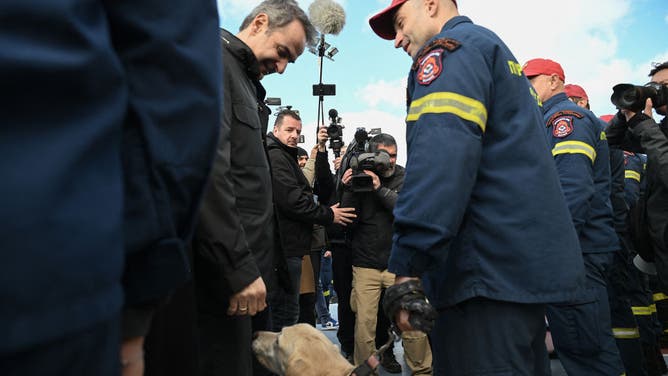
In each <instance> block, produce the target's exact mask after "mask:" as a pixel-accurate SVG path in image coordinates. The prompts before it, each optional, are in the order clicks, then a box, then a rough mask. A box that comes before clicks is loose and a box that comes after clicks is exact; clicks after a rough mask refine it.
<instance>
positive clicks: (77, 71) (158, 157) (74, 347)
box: [0, 0, 222, 376]
mask: <svg viewBox="0 0 668 376" xmlns="http://www.w3.org/2000/svg"><path fill="white" fill-rule="evenodd" d="M218 35H219V34H218V17H217V12H216V3H215V2H214V1H212V0H206V1H202V2H198V4H197V5H194V4H193V3H192V2H191V1H188V0H167V1H156V0H140V1H101V0H86V1H81V0H2V1H1V2H0V82H2V93H0V102H1V103H2V120H1V121H2V126H1V128H2V130H0V150H2V161H0V173H1V174H2V175H1V176H2V184H0V197H1V198H2V199H1V200H2V202H0V208H2V209H0V223H1V224H2V225H1V227H0V250H1V251H0V258H1V262H0V265H2V266H1V267H2V271H1V272H0V275H1V276H2V277H0V278H1V279H2V283H0V375H22V376H30V375H96V376H106V375H109V376H112V375H113V376H116V375H119V374H121V365H123V367H124V368H123V371H128V372H130V370H134V371H135V372H136V371H137V369H138V368H142V365H143V364H142V351H141V341H143V339H142V338H143V336H144V335H145V334H146V331H147V330H148V328H149V323H150V318H151V317H150V316H151V314H152V313H153V311H154V309H155V308H156V306H157V305H158V304H159V303H160V301H162V300H163V299H165V297H166V296H167V295H168V294H169V293H170V292H171V291H173V289H174V288H176V287H177V286H180V285H182V284H184V283H185V281H186V280H187V279H188V278H190V275H189V266H188V263H187V254H186V252H185V248H186V247H187V245H188V244H189V241H190V236H191V234H192V231H193V227H194V222H195V218H196V215H197V212H198V207H199V202H200V199H201V196H202V192H203V190H204V187H205V184H206V180H207V176H208V173H209V170H210V168H211V164H212V162H213V158H214V156H215V151H216V142H217V140H218V134H219V131H218V122H219V119H220V116H221V109H220V102H221V101H222V92H221V84H220V82H221V80H222V75H221V71H222V69H221V57H220V55H221V53H220V41H219V38H218ZM123 306H124V307H125V310H124V313H125V315H124V316H123V318H122V319H121V311H122V308H121V307H123ZM139 311H141V312H139ZM122 339H123V341H124V342H123V344H124V345H126V344H130V345H132V346H123V347H122V350H121V346H120V345H121V340H122ZM126 349H127V350H128V351H124V350H126ZM133 350H134V352H133Z"/></svg>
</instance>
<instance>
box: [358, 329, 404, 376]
mask: <svg viewBox="0 0 668 376" xmlns="http://www.w3.org/2000/svg"><path fill="white" fill-rule="evenodd" d="M387 334H388V337H389V338H388V339H387V342H385V344H383V346H381V347H380V348H379V349H378V350H376V351H374V352H373V353H372V354H371V356H369V358H368V359H367V360H365V361H364V363H362V364H360V365H359V366H357V368H355V369H354V370H353V372H352V373H350V376H370V375H376V368H378V365H379V364H380V357H381V356H382V355H383V353H384V352H385V351H387V349H388V348H390V345H391V344H392V342H394V341H396V340H397V339H398V338H399V337H398V336H397V334H396V332H395V331H394V325H392V326H390V327H389V328H388V329H387Z"/></svg>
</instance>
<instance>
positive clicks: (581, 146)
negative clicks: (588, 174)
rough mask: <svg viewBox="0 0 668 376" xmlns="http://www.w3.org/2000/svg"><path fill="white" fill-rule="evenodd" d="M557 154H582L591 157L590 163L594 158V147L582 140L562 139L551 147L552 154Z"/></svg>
mask: <svg viewBox="0 0 668 376" xmlns="http://www.w3.org/2000/svg"><path fill="white" fill-rule="evenodd" d="M559 154H584V155H586V156H587V157H589V159H591V162H592V163H594V160H595V159H596V151H595V150H594V148H593V147H591V146H590V145H589V144H587V143H584V142H582V141H563V142H559V143H557V144H556V145H554V148H553V149H552V155H553V156H557V155H559Z"/></svg>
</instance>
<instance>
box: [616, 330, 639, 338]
mask: <svg viewBox="0 0 668 376" xmlns="http://www.w3.org/2000/svg"><path fill="white" fill-rule="evenodd" d="M612 334H613V335H614V336H615V338H621V339H631V338H640V330H639V329H638V328H612Z"/></svg>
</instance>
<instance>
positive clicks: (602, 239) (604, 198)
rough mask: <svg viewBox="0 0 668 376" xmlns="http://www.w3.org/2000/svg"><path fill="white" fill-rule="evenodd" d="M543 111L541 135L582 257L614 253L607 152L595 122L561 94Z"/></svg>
mask: <svg viewBox="0 0 668 376" xmlns="http://www.w3.org/2000/svg"><path fill="white" fill-rule="evenodd" d="M542 105H543V113H544V120H545V131H546V132H547V135H548V137H549V138H550V140H551V145H552V155H553V156H554V162H555V164H556V166H557V171H558V172H559V179H560V180H561V188H562V189H563V192H564V196H565V197H566V202H567V203H568V207H569V209H570V211H571V217H572V219H573V225H574V226H575V229H576V231H577V233H578V236H579V239H580V245H581V246H582V252H584V253H599V252H611V251H616V250H619V249H620V245H619V239H618V237H617V234H616V233H615V229H614V226H613V215H612V205H611V203H610V189H611V188H610V184H611V182H610V179H611V178H610V150H609V148H608V142H607V139H606V137H605V132H604V131H603V128H602V127H601V122H600V119H598V118H597V117H596V115H594V113H593V112H591V111H589V110H587V109H584V108H581V107H579V106H578V105H576V104H575V103H573V102H571V101H570V100H568V97H566V94H565V93H563V92H562V93H559V94H557V95H555V96H553V97H551V98H550V99H548V100H546V101H545V102H543V104H542Z"/></svg>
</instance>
